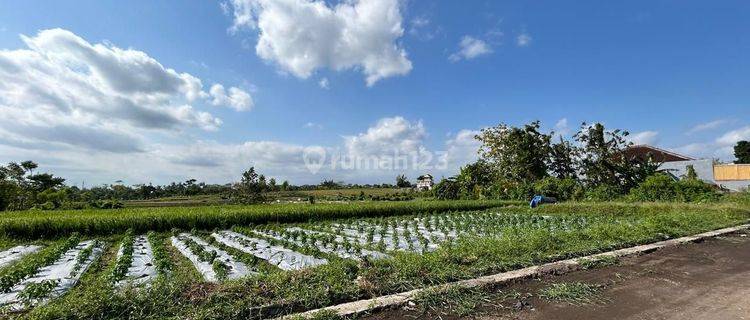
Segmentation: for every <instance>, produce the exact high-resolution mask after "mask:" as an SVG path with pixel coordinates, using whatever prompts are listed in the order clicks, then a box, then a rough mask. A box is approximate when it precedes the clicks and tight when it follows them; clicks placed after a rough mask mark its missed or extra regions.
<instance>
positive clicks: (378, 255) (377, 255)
mask: <svg viewBox="0 0 750 320" xmlns="http://www.w3.org/2000/svg"><path fill="white" fill-rule="evenodd" d="M287 230H289V231H301V232H304V233H307V234H319V235H331V234H329V233H324V232H320V231H313V230H308V229H302V228H298V227H291V228H288V229H287ZM256 232H257V231H256ZM260 234H264V235H266V236H269V237H272V238H274V239H278V240H287V241H291V240H289V239H283V238H282V237H280V236H277V235H272V234H268V233H260ZM334 236H335V238H334V241H335V242H337V243H344V242H346V239H344V237H342V236H339V235H334ZM291 242H292V243H294V244H296V245H299V246H305V245H307V244H304V243H301V242H299V241H296V240H294V241H291ZM315 248H316V249H318V251H320V252H324V253H331V254H335V255H337V256H339V257H341V258H344V259H354V260H361V257H362V256H365V257H368V258H372V259H387V258H390V256H389V255H387V254H385V253H382V252H377V251H372V250H367V249H362V251H361V254H360V253H352V252H348V251H346V250H344V249H343V248H341V247H336V248H331V247H327V246H325V244H324V243H323V242H321V241H316V242H315Z"/></svg>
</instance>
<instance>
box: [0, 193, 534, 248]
mask: <svg viewBox="0 0 750 320" xmlns="http://www.w3.org/2000/svg"><path fill="white" fill-rule="evenodd" d="M509 204H520V203H518V202H507V201H410V202H363V203H344V204H316V205H310V204H283V205H282V204H277V205H273V204H270V205H252V206H237V205H226V206H212V207H176V208H125V209H115V210H100V209H89V210H68V211H20V212H3V213H0V235H2V236H6V237H20V238H35V239H36V238H54V237H59V236H62V235H67V234H70V233H71V232H80V233H82V234H86V235H108V234H116V233H123V232H125V231H126V230H127V229H130V228H132V229H133V231H134V232H136V233H139V232H148V231H167V230H171V229H173V228H180V229H184V230H190V229H193V228H195V229H213V228H228V227H231V226H232V225H250V224H262V223H269V222H306V221H316V220H325V219H336V218H348V217H368V216H389V215H404V214H412V213H419V212H443V211H453V210H480V209H487V208H492V207H497V206H503V205H509Z"/></svg>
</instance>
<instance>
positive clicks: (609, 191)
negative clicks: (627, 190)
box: [584, 184, 622, 202]
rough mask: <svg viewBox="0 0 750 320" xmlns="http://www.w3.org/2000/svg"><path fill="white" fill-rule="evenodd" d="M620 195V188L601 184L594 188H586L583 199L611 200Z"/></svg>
mask: <svg viewBox="0 0 750 320" xmlns="http://www.w3.org/2000/svg"><path fill="white" fill-rule="evenodd" d="M620 196H622V193H620V189H619V188H618V187H615V186H610V185H606V184H602V185H599V186H596V187H594V188H591V189H588V190H586V192H585V193H584V200H585V201H597V202H599V201H613V200H617V199H618V198H620Z"/></svg>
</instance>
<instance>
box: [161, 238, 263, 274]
mask: <svg viewBox="0 0 750 320" xmlns="http://www.w3.org/2000/svg"><path fill="white" fill-rule="evenodd" d="M171 241H172V245H173V246H174V247H175V248H177V250H179V251H180V253H181V254H182V255H184V256H185V257H186V258H188V259H189V260H190V261H191V262H192V263H193V265H194V266H195V268H196V269H198V272H200V273H201V274H202V275H203V277H204V278H205V279H206V281H209V282H218V281H222V280H226V279H238V278H241V277H243V276H248V275H253V274H256V273H255V272H253V271H250V270H249V269H248V268H247V266H246V265H245V264H244V263H242V262H239V261H237V260H236V259H235V258H234V257H232V256H231V255H230V254H228V253H227V252H225V251H223V250H220V249H219V248H216V247H214V246H212V245H210V244H209V243H208V242H206V241H204V240H203V239H201V238H199V237H196V236H194V235H191V234H189V233H181V234H179V235H177V236H173V237H172V238H171Z"/></svg>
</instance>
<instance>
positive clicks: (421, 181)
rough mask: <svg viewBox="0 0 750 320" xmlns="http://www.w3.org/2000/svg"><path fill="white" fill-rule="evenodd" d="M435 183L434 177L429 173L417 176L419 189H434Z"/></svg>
mask: <svg viewBox="0 0 750 320" xmlns="http://www.w3.org/2000/svg"><path fill="white" fill-rule="evenodd" d="M433 185H435V183H434V178H433V177H432V175H431V174H429V173H428V174H423V175H421V176H419V177H418V178H417V189H418V190H432V186H433Z"/></svg>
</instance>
